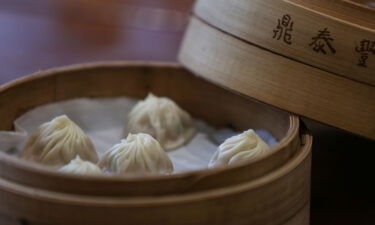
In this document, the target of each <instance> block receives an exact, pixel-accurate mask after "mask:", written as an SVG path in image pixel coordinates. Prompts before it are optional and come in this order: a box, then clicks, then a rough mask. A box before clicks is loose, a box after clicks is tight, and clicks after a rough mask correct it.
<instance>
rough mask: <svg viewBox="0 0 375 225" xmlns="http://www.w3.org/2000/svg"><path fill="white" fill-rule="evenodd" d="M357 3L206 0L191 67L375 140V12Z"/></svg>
mask: <svg viewBox="0 0 375 225" xmlns="http://www.w3.org/2000/svg"><path fill="white" fill-rule="evenodd" d="M361 2H365V1H354V0H352V1H351V0H345V1H344V0H329V1H327V0H284V1H282V0H251V1H248V0H232V1H226V0H199V1H197V3H196V5H195V7H194V10H193V11H194V13H193V14H194V15H193V16H192V19H191V23H190V26H189V28H188V31H187V33H186V35H185V40H184V42H183V46H182V49H181V52H180V57H179V58H180V61H181V63H182V64H183V65H184V66H186V67H187V68H188V69H189V70H191V71H193V72H194V73H196V74H200V75H202V76H204V77H205V78H207V79H209V80H210V81H212V82H214V83H216V84H219V85H223V86H226V87H228V88H229V89H232V90H235V91H237V92H240V93H242V94H245V95H248V96H251V97H253V98H256V99H258V100H260V101H262V102H265V103H268V104H271V105H273V106H276V107H278V108H281V109H284V110H287V111H290V112H293V113H296V114H299V115H302V116H306V117H308V118H311V119H314V120H317V121H320V122H322V123H325V124H329V125H331V126H334V127H337V128H340V129H343V130H346V131H348V132H351V133H354V134H357V135H360V136H363V137H367V138H370V139H375V9H374V8H370V7H369V6H367V5H364V4H362V3H361Z"/></svg>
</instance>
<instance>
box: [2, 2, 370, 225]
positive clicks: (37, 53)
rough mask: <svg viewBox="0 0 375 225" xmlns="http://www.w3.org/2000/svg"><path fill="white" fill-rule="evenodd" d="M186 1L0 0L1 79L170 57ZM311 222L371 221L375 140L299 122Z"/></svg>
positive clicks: (183, 20) (184, 20)
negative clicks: (308, 142)
mask: <svg viewBox="0 0 375 225" xmlns="http://www.w3.org/2000/svg"><path fill="white" fill-rule="evenodd" d="M193 2H194V1H193V0H178V1H177V0H0V85H2V84H4V83H6V82H8V81H10V80H13V79H16V78H19V77H22V76H25V75H27V74H30V73H34V72H36V71H39V70H44V69H48V68H51V67H56V66H63V65H67V64H75V63H82V62H92V61H107V60H157V61H176V55H177V51H178V48H179V44H180V42H181V38H182V35H183V32H184V29H185V27H186V24H187V22H188V17H189V13H190V9H191V7H192V5H193ZM304 121H305V122H306V124H307V126H308V127H309V129H310V130H311V132H312V134H313V136H314V148H313V171H312V200H311V201H312V202H311V203H312V204H311V224H312V225H347V224H348V225H349V224H351V225H352V224H353V225H373V224H375V205H374V203H375V193H374V192H375V184H374V182H373V181H372V179H374V178H375V142H374V141H370V140H366V139H364V138H360V137H356V136H352V135H350V134H348V133H345V132H342V131H339V130H337V129H335V128H332V127H328V126H325V125H322V124H319V123H317V122H314V121H311V120H306V119H304Z"/></svg>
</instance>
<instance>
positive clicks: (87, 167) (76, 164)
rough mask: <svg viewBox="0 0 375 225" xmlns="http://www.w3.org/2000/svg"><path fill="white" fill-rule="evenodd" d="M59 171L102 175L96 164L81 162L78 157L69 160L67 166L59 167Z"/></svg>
mask: <svg viewBox="0 0 375 225" xmlns="http://www.w3.org/2000/svg"><path fill="white" fill-rule="evenodd" d="M59 171H61V172H64V173H74V174H82V175H103V171H102V170H101V169H100V168H99V167H98V166H97V165H96V164H94V163H92V162H89V161H83V160H82V159H81V158H80V157H79V156H77V157H76V158H75V159H73V160H71V161H70V163H69V164H67V165H65V166H63V167H61V168H60V169H59Z"/></svg>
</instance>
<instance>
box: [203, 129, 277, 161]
mask: <svg viewBox="0 0 375 225" xmlns="http://www.w3.org/2000/svg"><path fill="white" fill-rule="evenodd" d="M269 148H270V147H269V146H268V144H267V143H265V142H264V141H263V140H262V139H261V138H260V137H259V136H258V135H257V134H256V133H255V132H254V130H252V129H250V130H247V131H245V132H243V133H241V134H239V135H236V136H233V137H230V138H228V139H226V140H225V141H224V142H223V143H222V144H221V145H220V146H219V147H218V150H217V151H216V152H215V154H214V155H213V156H212V158H211V160H210V162H209V164H208V167H210V168H213V167H219V166H226V165H231V164H233V163H238V162H243V161H247V162H251V161H254V160H256V159H258V158H259V157H261V156H263V155H264V154H266V153H267V152H268V151H269Z"/></svg>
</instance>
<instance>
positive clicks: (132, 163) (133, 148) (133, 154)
mask: <svg viewBox="0 0 375 225" xmlns="http://www.w3.org/2000/svg"><path fill="white" fill-rule="evenodd" d="M99 166H100V167H102V168H104V169H105V170H106V171H108V172H109V173H116V174H127V175H147V174H170V173H172V172H173V164H172V161H171V160H170V158H169V156H168V155H167V154H166V153H165V151H164V150H163V149H162V147H161V146H160V144H159V142H158V141H157V140H155V139H154V138H153V137H152V136H150V135H148V134H143V133H139V134H129V135H128V137H127V138H126V139H123V140H121V143H119V144H116V145H114V146H113V147H112V148H110V149H109V150H108V151H106V152H105V153H104V154H103V156H102V157H101V159H100V161H99Z"/></svg>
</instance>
